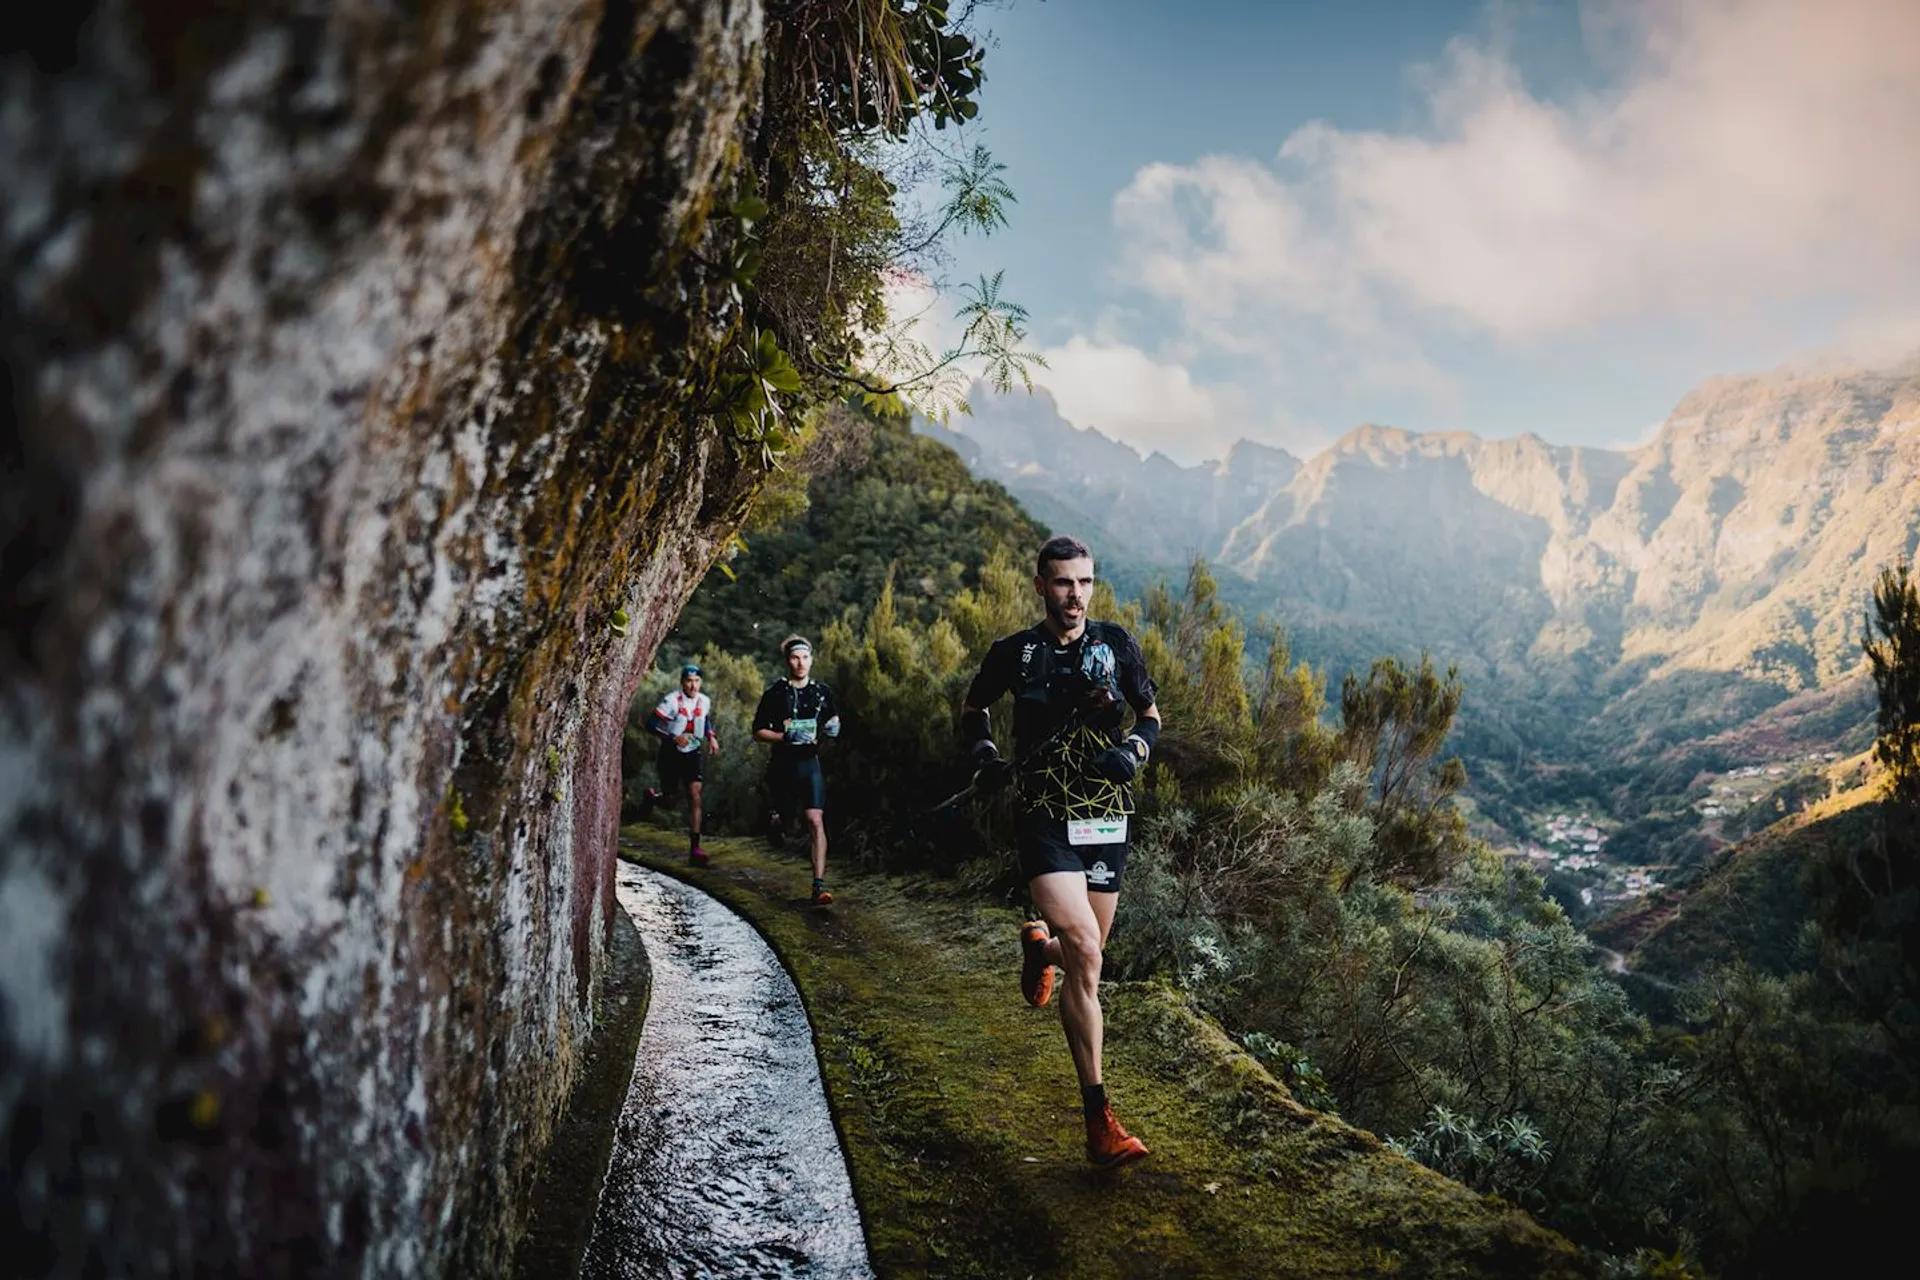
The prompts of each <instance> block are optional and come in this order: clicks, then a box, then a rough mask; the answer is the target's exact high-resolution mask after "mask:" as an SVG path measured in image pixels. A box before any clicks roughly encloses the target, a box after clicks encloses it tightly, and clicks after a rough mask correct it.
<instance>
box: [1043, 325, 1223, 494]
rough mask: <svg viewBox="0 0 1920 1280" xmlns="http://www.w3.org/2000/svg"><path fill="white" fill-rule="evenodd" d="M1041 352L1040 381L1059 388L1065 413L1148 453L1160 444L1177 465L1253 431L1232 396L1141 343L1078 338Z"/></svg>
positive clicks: (1218, 452)
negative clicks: (1203, 383) (1197, 379)
mask: <svg viewBox="0 0 1920 1280" xmlns="http://www.w3.org/2000/svg"><path fill="white" fill-rule="evenodd" d="M1041 354H1042V355H1044V356H1045V357H1046V360H1047V367H1046V368H1045V369H1044V370H1041V371H1040V372H1039V374H1038V375H1037V377H1036V381H1037V382H1039V383H1041V384H1043V385H1045V387H1046V388H1047V390H1048V391H1050V392H1052V393H1053V398H1054V402H1055V403H1056V404H1057V405H1059V407H1060V413H1061V416H1063V417H1064V418H1066V419H1067V421H1069V422H1071V423H1073V424H1074V425H1075V426H1077V427H1092V428H1094V429H1096V430H1098V431H1100V432H1101V433H1102V434H1104V435H1108V436H1112V437H1114V438H1115V439H1117V440H1121V441H1124V442H1125V443H1127V444H1130V445H1132V446H1133V447H1134V448H1136V449H1138V450H1140V452H1141V453H1143V454H1145V453H1150V452H1152V451H1153V450H1155V449H1158V450H1159V451H1160V452H1162V453H1164V454H1166V455H1167V456H1168V457H1170V458H1172V459H1174V460H1175V461H1176V462H1182V463H1193V462H1199V461H1201V460H1202V459H1205V458H1210V457H1211V458H1217V457H1220V456H1222V455H1223V454H1224V453H1225V452H1226V450H1227V447H1228V446H1229V445H1231V444H1232V443H1233V442H1234V441H1235V440H1237V439H1239V438H1240V437H1241V436H1242V435H1244V434H1247V432H1246V430H1245V423H1244V420H1243V419H1242V418H1241V417H1240V415H1238V414H1237V413H1235V412H1234V411H1233V407H1232V406H1231V405H1230V403H1229V401H1230V399H1231V397H1227V396H1224V395H1223V394H1222V393H1220V392H1218V391H1215V390H1210V389H1209V388H1207V387H1204V386H1200V385H1199V384H1197V383H1195V382H1194V380H1193V377H1192V375H1191V374H1189V373H1188V371H1187V370H1186V368H1185V367H1184V366H1182V365H1178V364H1170V363H1166V362H1163V361H1160V360H1156V359H1154V358H1153V357H1152V356H1150V355H1148V354H1147V353H1146V352H1144V351H1142V350H1140V349H1139V348H1138V347H1133V346H1128V345H1126V344H1124V343H1115V342H1104V341H1099V340H1095V339H1090V338H1086V337H1079V336H1076V337H1074V338H1072V339H1070V340H1068V341H1067V342H1066V343H1065V344H1064V345H1062V346H1058V347H1050V348H1048V349H1046V350H1045V351H1043V352H1042V353H1041Z"/></svg>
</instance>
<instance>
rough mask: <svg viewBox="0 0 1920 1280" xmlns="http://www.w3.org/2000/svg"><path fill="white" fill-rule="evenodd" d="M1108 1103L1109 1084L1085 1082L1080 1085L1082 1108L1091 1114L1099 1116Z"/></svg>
mask: <svg viewBox="0 0 1920 1280" xmlns="http://www.w3.org/2000/svg"><path fill="white" fill-rule="evenodd" d="M1106 1105H1107V1086H1105V1085H1104V1084H1083V1085H1081V1086H1080V1109H1081V1110H1082V1111H1084V1112H1086V1113H1087V1114H1088V1115H1089V1116H1097V1115H1099V1114H1100V1112H1101V1110H1102V1109H1104V1108H1105V1107H1106Z"/></svg>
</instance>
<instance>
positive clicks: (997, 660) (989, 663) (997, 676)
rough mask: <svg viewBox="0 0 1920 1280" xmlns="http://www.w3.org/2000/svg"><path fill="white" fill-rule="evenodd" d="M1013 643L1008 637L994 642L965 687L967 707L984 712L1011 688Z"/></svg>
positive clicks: (1011, 638)
mask: <svg viewBox="0 0 1920 1280" xmlns="http://www.w3.org/2000/svg"><path fill="white" fill-rule="evenodd" d="M1013 642H1014V637H1012V636H1008V637H1007V638H1005V639H1004V640H995V641H994V642H993V647H992V648H991V649H988V650H987V656H986V658H985V660H983V661H982V662H981V663H980V670H979V672H978V673H977V674H976V675H975V676H974V677H973V683H972V684H970V685H968V686H967V701H966V705H967V706H969V707H979V708H980V709H981V710H983V711H984V710H985V709H986V708H987V707H989V706H991V705H992V704H993V703H994V702H995V701H997V700H998V699H999V697H1000V695H1001V694H1003V693H1005V692H1006V691H1007V690H1008V689H1010V688H1012V687H1013V672H1014V661H1013V656H1014V653H1015V648H1014V643H1013Z"/></svg>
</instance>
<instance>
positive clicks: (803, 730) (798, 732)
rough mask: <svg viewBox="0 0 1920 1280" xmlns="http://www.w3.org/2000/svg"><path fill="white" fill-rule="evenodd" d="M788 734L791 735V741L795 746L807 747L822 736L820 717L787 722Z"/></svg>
mask: <svg viewBox="0 0 1920 1280" xmlns="http://www.w3.org/2000/svg"><path fill="white" fill-rule="evenodd" d="M787 733H788V735H789V741H791V742H792V743H793V744H794V745H795V746H805V745H807V744H808V743H810V742H814V741H817V740H818V738H819V736H820V721H819V719H818V717H816V718H814V719H811V720H789V721H788V722H787Z"/></svg>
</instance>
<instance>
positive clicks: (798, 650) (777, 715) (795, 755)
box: [753, 636, 840, 907]
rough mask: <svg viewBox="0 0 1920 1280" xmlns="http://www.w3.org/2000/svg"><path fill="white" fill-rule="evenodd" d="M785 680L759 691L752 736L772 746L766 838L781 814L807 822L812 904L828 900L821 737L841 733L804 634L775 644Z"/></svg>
mask: <svg viewBox="0 0 1920 1280" xmlns="http://www.w3.org/2000/svg"><path fill="white" fill-rule="evenodd" d="M780 656H781V658H782V659H783V660H784V661H785V662H786V664H787V678H786V679H784V680H776V681H774V682H773V684H772V685H770V686H768V688H767V691H766V692H765V693H764V694H762V695H760V705H759V706H758V707H756V708H755V709H754V712H753V736H754V737H755V738H756V739H757V740H758V741H761V742H770V743H772V744H773V755H772V757H771V758H770V759H769V760H768V761H767V797H768V802H769V804H770V805H771V807H772V814H771V816H770V818H769V821H768V831H767V834H768V837H769V838H770V839H771V840H772V841H773V843H774V844H775V846H778V845H779V843H780V836H781V831H782V825H783V823H784V821H785V815H788V814H791V813H793V812H795V811H796V810H798V811H799V813H800V816H801V818H802V819H803V820H804V821H805V823H806V825H807V835H808V839H809V842H810V844H811V852H812V854H813V904H814V905H815V906H816V907H824V906H826V905H828V904H829V903H831V902H832V901H833V895H832V894H831V893H829V892H828V891H827V881H826V875H827V824H826V807H827V785H826V781H825V779H824V778H823V777H822V776H821V773H820V740H821V739H822V738H836V737H838V736H840V711H839V709H838V708H837V707H836V706H835V705H834V701H833V690H831V689H829V688H827V686H826V685H824V684H822V683H820V682H819V681H818V680H815V679H813V678H812V671H813V646H812V645H811V644H809V643H808V642H807V639H806V637H805V636H788V637H787V638H786V639H785V640H782V641H781V642H780Z"/></svg>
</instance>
